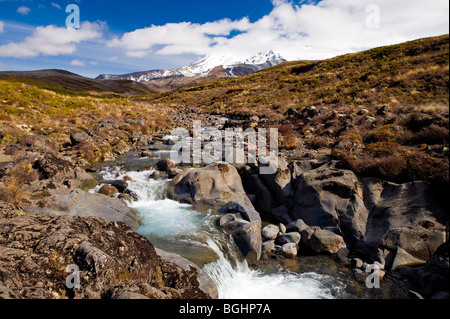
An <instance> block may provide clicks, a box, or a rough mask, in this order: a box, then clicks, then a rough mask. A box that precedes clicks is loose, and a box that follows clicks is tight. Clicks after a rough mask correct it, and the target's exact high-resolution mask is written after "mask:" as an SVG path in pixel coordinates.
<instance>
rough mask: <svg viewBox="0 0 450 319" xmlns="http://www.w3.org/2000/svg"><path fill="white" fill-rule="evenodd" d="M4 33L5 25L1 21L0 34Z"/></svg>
mask: <svg viewBox="0 0 450 319" xmlns="http://www.w3.org/2000/svg"><path fill="white" fill-rule="evenodd" d="M3 32H5V23H4V22H3V21H0V33H3Z"/></svg>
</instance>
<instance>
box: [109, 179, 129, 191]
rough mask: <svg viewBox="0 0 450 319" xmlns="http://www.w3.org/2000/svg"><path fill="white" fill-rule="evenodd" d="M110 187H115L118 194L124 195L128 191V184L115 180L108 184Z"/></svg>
mask: <svg viewBox="0 0 450 319" xmlns="http://www.w3.org/2000/svg"><path fill="white" fill-rule="evenodd" d="M109 184H110V185H111V186H113V187H115V188H116V189H117V190H118V191H119V193H125V192H126V191H127V190H128V183H127V182H126V181H122V180H115V181H112V182H110V183H109Z"/></svg>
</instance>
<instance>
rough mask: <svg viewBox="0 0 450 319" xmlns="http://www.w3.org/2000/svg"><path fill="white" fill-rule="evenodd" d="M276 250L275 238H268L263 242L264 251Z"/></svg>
mask: <svg viewBox="0 0 450 319" xmlns="http://www.w3.org/2000/svg"><path fill="white" fill-rule="evenodd" d="M274 250H275V241H274V240H267V241H265V242H263V244H262V251H263V252H272V251H274Z"/></svg>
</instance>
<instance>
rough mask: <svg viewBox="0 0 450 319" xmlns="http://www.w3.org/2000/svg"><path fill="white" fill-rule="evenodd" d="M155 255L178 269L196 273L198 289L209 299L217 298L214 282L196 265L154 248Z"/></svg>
mask: <svg viewBox="0 0 450 319" xmlns="http://www.w3.org/2000/svg"><path fill="white" fill-rule="evenodd" d="M155 249H156V252H157V254H158V255H159V256H160V257H161V258H162V259H163V260H165V261H168V262H171V263H173V264H175V265H177V266H178V267H181V268H182V269H183V270H184V271H194V270H195V271H196V272H197V280H198V283H199V287H200V289H201V290H202V291H203V292H204V293H206V294H207V295H209V297H210V298H211V299H218V298H219V291H218V288H217V285H216V284H215V282H214V281H213V280H212V279H211V277H210V276H208V274H207V273H205V272H204V271H203V270H202V269H201V268H200V267H199V266H198V265H196V264H194V263H193V262H191V261H190V260H188V259H186V258H184V257H181V256H180V255H177V254H175V253H171V252H167V251H164V250H162V249H158V248H155Z"/></svg>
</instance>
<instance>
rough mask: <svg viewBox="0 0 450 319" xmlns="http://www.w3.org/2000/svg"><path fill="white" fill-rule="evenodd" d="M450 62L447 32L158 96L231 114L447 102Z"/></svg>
mask: <svg viewBox="0 0 450 319" xmlns="http://www.w3.org/2000/svg"><path fill="white" fill-rule="evenodd" d="M448 61H449V36H448V35H444V36H440V37H434V38H428V39H420V40H416V41H412V42H407V43H403V44H399V45H393V46H387V47H380V48H376V49H372V50H368V51H365V52H361V53H355V54H348V55H344V56H339V57H336V58H333V59H329V60H324V61H300V62H287V63H282V64H280V65H278V66H275V67H272V68H268V69H265V70H263V71H260V72H258V73H255V74H252V75H248V76H245V77H243V78H236V79H221V80H218V81H215V82H211V83H209V82H206V83H205V82H204V83H202V84H196V85H191V86H190V87H188V88H184V89H179V90H177V91H173V92H171V93H169V94H165V95H162V96H161V97H160V98H159V99H158V100H159V101H160V102H170V103H180V104H189V105H193V106H200V107H201V109H202V110H204V111H205V112H218V113H227V114H245V113H249V114H251V113H255V112H256V113H257V112H258V111H263V110H267V109H274V108H275V109H278V108H280V110H281V111H283V110H284V111H286V110H287V109H288V108H293V109H302V108H303V107H306V106H308V105H318V106H320V105H331V106H333V107H340V106H352V107H354V106H360V105H369V106H370V105H373V106H376V105H384V104H397V105H400V104H402V105H419V104H426V103H433V104H440V103H443V104H445V105H448V82H449V77H448Z"/></svg>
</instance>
